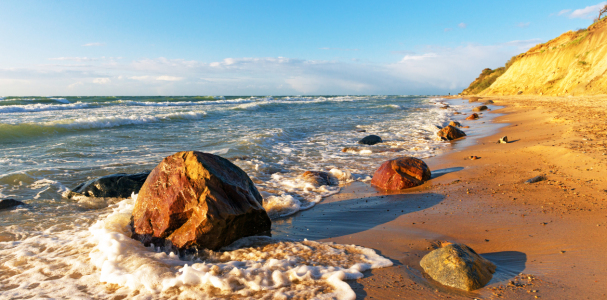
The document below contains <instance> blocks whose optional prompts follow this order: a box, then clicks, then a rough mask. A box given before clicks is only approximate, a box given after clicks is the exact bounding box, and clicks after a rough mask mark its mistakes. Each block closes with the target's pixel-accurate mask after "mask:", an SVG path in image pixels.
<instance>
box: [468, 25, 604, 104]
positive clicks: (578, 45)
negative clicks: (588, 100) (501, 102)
mask: <svg viewBox="0 0 607 300" xmlns="http://www.w3.org/2000/svg"><path fill="white" fill-rule="evenodd" d="M520 93H522V94H533V95H554V96H562V95H574V96H580V95H596V94H607V18H604V19H603V20H601V21H599V22H597V23H595V24H593V25H591V26H590V27H588V29H583V30H578V31H577V32H573V31H569V32H567V33H564V34H563V35H561V36H560V37H558V38H556V39H553V40H551V41H549V42H547V43H545V44H540V45H537V46H535V47H533V48H532V49H530V50H529V51H527V52H526V53H523V54H520V55H518V56H516V57H514V58H513V59H512V60H511V65H509V66H508V67H507V68H506V72H505V73H504V74H502V75H501V76H499V77H498V78H497V79H496V80H495V81H494V82H493V83H492V84H491V85H490V86H489V87H488V88H486V89H484V90H482V91H479V92H478V94H480V95H515V94H520Z"/></svg>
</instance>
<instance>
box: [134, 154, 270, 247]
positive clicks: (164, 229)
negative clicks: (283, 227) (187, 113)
mask: <svg viewBox="0 0 607 300" xmlns="http://www.w3.org/2000/svg"><path fill="white" fill-rule="evenodd" d="M262 201H263V199H262V197H261V195H260V194H259V191H258V190H257V188H256V187H255V185H254V184H253V182H252V181H251V179H250V178H249V176H247V174H246V173H245V172H244V171H243V170H241V169H240V168H239V167H237V166H236V165H234V164H232V163H231V162H230V161H228V160H226V159H224V158H222V157H219V156H217V155H213V154H208V153H202V152H196V151H188V152H178V153H175V154H173V155H171V156H169V157H166V158H165V159H163V160H162V162H161V163H160V164H158V166H156V168H154V170H152V172H151V173H150V175H149V177H148V180H146V182H145V184H144V185H143V186H142V187H141V190H140V191H139V196H138V197H137V201H136V203H135V207H134V209H133V214H132V221H131V226H132V228H133V238H134V239H136V240H139V241H141V242H143V243H144V244H145V245H149V244H150V243H153V244H154V245H162V246H164V247H165V249H167V248H168V249H175V250H180V251H181V250H188V249H191V248H207V249H212V250H217V249H219V248H221V247H223V246H227V245H229V244H231V243H232V242H234V241H236V240H237V239H239V238H241V237H246V236H252V235H257V234H263V233H266V232H269V231H270V227H271V221H270V218H269V217H268V214H267V213H266V211H265V210H264V208H263V206H262Z"/></svg>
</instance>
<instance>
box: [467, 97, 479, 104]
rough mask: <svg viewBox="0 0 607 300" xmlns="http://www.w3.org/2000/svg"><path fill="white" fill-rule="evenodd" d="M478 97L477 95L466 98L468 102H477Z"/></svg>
mask: <svg viewBox="0 0 607 300" xmlns="http://www.w3.org/2000/svg"><path fill="white" fill-rule="evenodd" d="M479 99H480V98H479V97H470V98H468V102H470V103H472V102H477V101H478V100H479Z"/></svg>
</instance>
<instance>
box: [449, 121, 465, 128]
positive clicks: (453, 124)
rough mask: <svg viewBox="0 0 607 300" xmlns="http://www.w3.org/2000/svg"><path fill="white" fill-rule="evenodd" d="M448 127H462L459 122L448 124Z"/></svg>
mask: <svg viewBox="0 0 607 300" xmlns="http://www.w3.org/2000/svg"><path fill="white" fill-rule="evenodd" d="M449 125H451V126H453V127H462V124H460V123H459V122H455V121H451V122H449Z"/></svg>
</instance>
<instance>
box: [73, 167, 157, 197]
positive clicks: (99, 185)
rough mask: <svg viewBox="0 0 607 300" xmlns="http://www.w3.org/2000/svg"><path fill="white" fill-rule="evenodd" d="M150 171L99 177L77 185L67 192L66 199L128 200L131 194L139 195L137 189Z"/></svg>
mask: <svg viewBox="0 0 607 300" xmlns="http://www.w3.org/2000/svg"><path fill="white" fill-rule="evenodd" d="M149 174H150V171H145V172H141V173H136V174H125V173H120V174H113V175H107V176H103V177H99V178H96V179H93V180H89V181H87V182H84V183H81V184H79V185H78V186H77V187H76V188H74V189H73V190H72V191H70V192H69V194H68V196H67V197H68V198H72V197H74V196H77V195H83V196H86V197H113V198H128V197H130V196H131V194H132V193H135V194H137V193H139V189H141V186H142V185H143V183H144V182H145V180H146V179H147V178H148V175H149Z"/></svg>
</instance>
